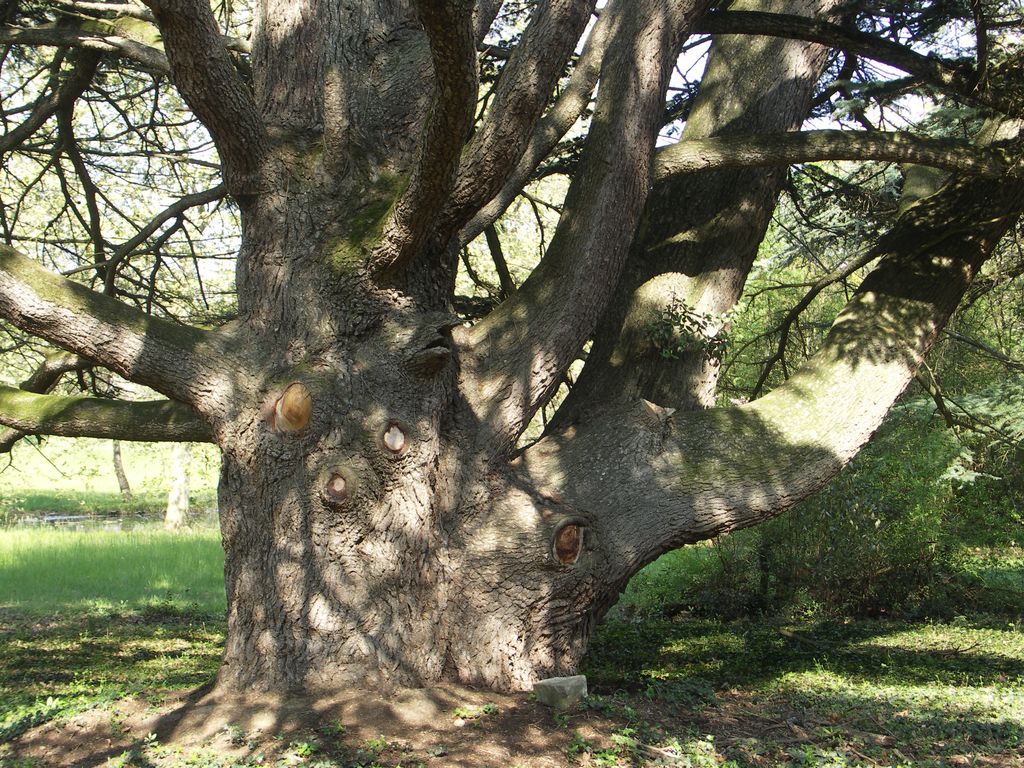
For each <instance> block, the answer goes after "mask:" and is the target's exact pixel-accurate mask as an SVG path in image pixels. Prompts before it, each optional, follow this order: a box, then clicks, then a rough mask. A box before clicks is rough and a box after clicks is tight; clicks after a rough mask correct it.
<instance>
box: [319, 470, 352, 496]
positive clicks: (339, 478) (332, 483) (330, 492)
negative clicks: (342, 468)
mask: <svg viewBox="0 0 1024 768" xmlns="http://www.w3.org/2000/svg"><path fill="white" fill-rule="evenodd" d="M324 498H325V499H326V500H327V501H328V502H330V503H332V504H340V503H342V502H343V501H345V500H346V499H347V498H348V481H347V480H345V476H344V475H343V474H342V473H341V472H338V471H335V472H332V473H331V474H330V476H328V478H327V482H326V483H325V484H324Z"/></svg>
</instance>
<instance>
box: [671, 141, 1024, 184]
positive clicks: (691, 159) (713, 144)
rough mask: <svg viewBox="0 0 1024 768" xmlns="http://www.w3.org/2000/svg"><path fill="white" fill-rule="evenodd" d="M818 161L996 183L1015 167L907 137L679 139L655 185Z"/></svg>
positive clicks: (977, 150) (948, 144) (999, 157)
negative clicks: (878, 164) (900, 166)
mask: <svg viewBox="0 0 1024 768" xmlns="http://www.w3.org/2000/svg"><path fill="white" fill-rule="evenodd" d="M823 160H881V161H887V162H892V163H912V164H914V165H927V166H931V167H934V168H942V169H944V170H949V171H959V172H963V173H971V174H977V175H979V176H986V177H991V178H995V177H998V176H1002V175H1004V174H1006V173H1008V172H1010V171H1011V170H1014V169H1016V168H1018V167H1020V163H1019V161H1017V162H1015V160H1014V158H1013V157H1012V156H1011V155H1010V154H1009V153H1007V152H1006V151H1004V150H1002V149H999V148H997V147H983V146H978V145H976V144H971V143H970V142H966V141H957V140H955V139H933V138H930V137H926V136H914V135H911V134H906V133H883V132H881V131H871V132H867V131H864V132H850V131H836V130H821V131H798V132H793V133H780V134H770V135H755V136H716V137H712V138H706V139H684V140H682V141H679V142H677V143H676V144H672V145H671V146H668V147H665V148H664V149H662V150H660V151H659V152H658V153H657V155H656V157H655V165H654V179H655V181H656V182H657V181H662V180H664V179H667V178H669V177H671V176H674V175H677V174H684V173H694V172H696V171H706V170H715V169H719V168H739V167H768V166H779V165H794V164H797V163H812V162H819V161H823Z"/></svg>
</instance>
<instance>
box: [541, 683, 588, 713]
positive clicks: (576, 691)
mask: <svg viewBox="0 0 1024 768" xmlns="http://www.w3.org/2000/svg"><path fill="white" fill-rule="evenodd" d="M533 692H534V694H535V695H536V696H537V701H539V702H540V703H541V704H547V705H548V706H549V707H554V708H555V709H566V708H568V707H571V706H572V705H573V704H575V703H577V702H578V701H581V700H582V699H583V698H584V697H585V696H586V695H587V676H586V675H573V676H572V677H549V678H548V679H547V680H541V681H540V682H538V683H535V684H534V686H533Z"/></svg>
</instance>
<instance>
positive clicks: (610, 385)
mask: <svg viewBox="0 0 1024 768" xmlns="http://www.w3.org/2000/svg"><path fill="white" fill-rule="evenodd" d="M752 4H754V5H761V6H764V7H769V6H770V7H773V8H778V7H779V6H778V3H777V2H774V1H773V2H768V0H764V1H763V2H762V1H761V0H748V1H747V2H746V3H745V5H746V6H747V7H749V6H750V5H752ZM835 5H836V3H835V0H816V1H815V2H813V3H811V4H810V5H808V3H806V2H802V1H800V2H792V3H786V4H785V5H784V6H783V7H792V8H796V9H799V10H800V11H801V12H802V13H815V14H821V15H824V16H828V15H829V14H830V13H831V11H832V9H833V7H834V6H835ZM826 56H827V49H826V48H824V47H823V46H820V45H816V44H813V43H806V42H803V41H799V40H787V39H784V38H774V39H773V38H760V39H756V40H750V39H748V38H743V37H738V36H734V35H724V36H720V37H718V38H716V39H715V40H713V41H712V45H711V51H710V53H709V57H708V63H707V67H706V69H705V72H704V75H703V78H702V81H701V83H702V86H701V88H700V89H699V91H698V93H697V95H696V98H695V99H694V103H693V104H692V106H691V109H690V112H689V116H688V118H687V121H686V127H685V130H684V132H683V140H684V141H690V140H695V141H703V140H706V139H712V140H715V139H717V138H718V137H724V136H751V135H777V134H782V133H786V132H789V131H795V130H797V129H798V128H799V126H800V125H801V124H802V123H803V121H804V120H805V119H806V117H807V114H808V109H809V105H810V101H811V98H812V95H813V92H814V86H815V84H816V83H817V82H818V80H819V78H820V75H821V71H822V69H823V67H824V65H825V61H826ZM739 61H742V62H743V66H737V62H739ZM784 180H785V173H784V169H782V168H778V167H776V168H771V167H768V168H763V169H762V168H738V169H735V170H729V169H722V170H718V171H713V172H709V173H703V174H686V175H668V176H662V177H661V178H660V179H659V181H657V182H656V183H655V184H654V185H653V188H652V190H651V194H650V197H649V198H648V201H647V206H646V210H645V211H644V215H643V219H642V222H641V225H640V227H639V230H638V236H637V238H636V239H635V241H634V243H633V244H632V246H631V249H630V255H629V257H628V261H627V266H626V269H625V271H624V273H623V276H622V278H621V279H620V280H619V284H618V286H617V288H616V295H615V298H614V299H613V302H612V304H611V306H610V308H609V309H608V311H607V312H606V313H605V316H604V317H603V318H602V320H601V323H600V324H599V326H598V328H597V330H596V331H595V333H594V343H593V345H592V346H591V349H590V354H589V355H588V356H587V362H586V365H585V366H584V368H583V371H582V372H581V374H580V376H579V377H578V379H577V381H576V386H574V387H573V388H572V391H571V392H570V393H569V396H568V397H567V398H566V399H565V400H564V401H563V402H562V404H561V406H560V407H559V409H558V411H557V413H556V415H555V418H554V420H553V421H554V422H555V423H556V425H557V424H558V423H564V422H566V421H567V420H575V419H578V418H582V417H583V416H582V414H583V412H585V411H587V410H589V409H590V408H592V407H597V408H603V407H606V404H607V403H608V402H611V401H619V400H621V401H625V402H635V401H636V400H637V399H638V398H645V399H647V400H650V401H653V402H657V403H661V404H662V405H664V406H669V407H672V408H679V409H683V410H692V409H695V408H706V407H709V406H710V405H712V404H713V403H714V392H715V385H716V383H717V380H718V376H719V373H720V371H721V367H720V365H719V363H718V360H717V359H716V358H715V357H714V356H710V355H708V354H706V350H705V348H703V345H694V346H693V348H692V349H689V350H685V351H681V353H679V354H675V355H673V356H671V357H666V356H664V355H663V354H661V350H659V349H658V348H657V345H656V344H655V343H653V341H652V337H651V334H650V332H649V328H650V327H651V325H652V324H659V323H663V322H664V320H665V318H666V317H668V316H669V314H671V313H672V312H675V311H677V310H678V309H679V308H680V307H682V306H685V307H686V308H687V309H688V311H690V312H695V313H699V314H702V315H707V316H711V317H714V316H721V315H722V314H723V313H725V312H727V311H728V310H729V309H730V308H731V307H732V306H733V305H734V304H735V303H736V300H737V299H738V298H739V296H740V293H741V291H742V290H743V285H744V283H745V282H746V277H747V274H748V273H749V271H750V268H751V266H752V265H753V263H754V259H755V257H756V255H757V252H758V246H759V245H760V243H761V241H762V239H763V237H764V233H765V231H766V229H767V227H768V225H769V222H770V219H771V212H772V210H773V209H774V208H775V204H776V200H777V199H778V195H779V192H780V191H781V189H782V184H783V182H784ZM681 382H685V383H682V384H681Z"/></svg>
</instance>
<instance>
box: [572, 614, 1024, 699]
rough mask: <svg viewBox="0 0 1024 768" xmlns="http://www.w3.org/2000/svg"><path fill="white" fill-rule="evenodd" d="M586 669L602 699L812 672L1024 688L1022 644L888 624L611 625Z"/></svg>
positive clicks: (988, 635) (988, 632)
mask: <svg viewBox="0 0 1024 768" xmlns="http://www.w3.org/2000/svg"><path fill="white" fill-rule="evenodd" d="M904 634H905V635H906V637H903V638H896V639H894V640H893V638H894V636H897V635H904ZM885 638H890V640H891V642H888V643H886V642H885ZM908 644H913V645H916V646H918V647H912V648H908V647H906V645H908ZM583 667H584V671H585V672H586V674H588V675H589V677H590V680H591V686H592V688H593V689H594V690H596V691H598V692H610V691H614V690H617V689H623V690H627V691H636V690H642V689H645V688H647V687H649V686H650V685H651V684H652V683H654V682H656V681H659V680H660V681H667V680H672V679H698V680H704V681H706V682H707V683H709V684H711V685H713V686H715V687H720V686H722V685H729V684H742V685H745V686H761V685H765V684H768V683H772V682H773V681H777V680H779V679H780V678H782V677H783V676H784V675H787V674H792V673H800V672H808V671H819V672H828V673H831V674H836V675H842V676H843V677H844V678H846V679H848V680H850V681H851V682H856V683H871V684H874V685H886V684H892V685H920V684H943V685H952V686H957V685H970V686H979V685H1000V684H1003V683H1005V682H1007V681H1013V680H1017V681H1024V637H1022V635H1021V634H1020V633H1019V632H1014V631H1012V630H1009V629H1004V630H995V629H977V628H975V629H971V630H966V629H964V628H961V627H957V626H953V625H920V624H909V623H905V622H897V621H881V620H879V621H860V622H855V623H851V624H849V625H844V624H842V623H837V622H820V623H817V624H815V625H811V626H809V627H803V628H801V629H800V630H799V631H796V632H794V631H791V630H789V629H787V628H786V627H784V626H782V625H774V624H771V623H769V622H753V621H742V622H732V623H729V624H724V623H720V622H717V621H711V620H699V619H688V620H685V621H671V620H666V619H649V620H647V621H644V622H643V623H630V622H624V621H611V622H606V623H605V624H604V625H602V626H601V627H600V628H599V630H598V632H597V635H596V637H595V639H594V641H593V643H592V644H591V649H590V651H589V652H588V653H587V656H586V657H585V658H584V662H583Z"/></svg>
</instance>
